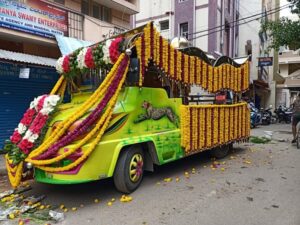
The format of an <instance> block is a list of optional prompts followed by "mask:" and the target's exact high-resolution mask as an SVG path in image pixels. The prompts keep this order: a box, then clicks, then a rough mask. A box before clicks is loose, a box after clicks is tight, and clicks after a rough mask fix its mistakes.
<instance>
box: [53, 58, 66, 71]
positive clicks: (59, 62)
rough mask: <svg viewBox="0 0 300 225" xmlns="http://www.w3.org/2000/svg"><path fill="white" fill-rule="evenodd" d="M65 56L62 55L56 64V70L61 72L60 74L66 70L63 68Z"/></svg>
mask: <svg viewBox="0 0 300 225" xmlns="http://www.w3.org/2000/svg"><path fill="white" fill-rule="evenodd" d="M64 58H65V56H62V57H60V58H59V59H58V60H57V61H56V65H55V68H56V71H57V72H58V73H59V74H62V73H63V72H64V70H63V67H62V65H63V62H64Z"/></svg>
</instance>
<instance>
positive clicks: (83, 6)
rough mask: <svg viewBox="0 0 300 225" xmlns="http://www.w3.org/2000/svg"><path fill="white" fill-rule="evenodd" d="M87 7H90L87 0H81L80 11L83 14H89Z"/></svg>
mask: <svg viewBox="0 0 300 225" xmlns="http://www.w3.org/2000/svg"><path fill="white" fill-rule="evenodd" d="M89 8H90V5H89V1H88V0H83V1H82V2H81V12H82V13H83V14H85V15H89V14H90V13H89V11H90V10H89Z"/></svg>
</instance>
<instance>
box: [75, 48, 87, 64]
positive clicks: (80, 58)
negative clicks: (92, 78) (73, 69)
mask: <svg viewBox="0 0 300 225" xmlns="http://www.w3.org/2000/svg"><path fill="white" fill-rule="evenodd" d="M86 52H87V48H83V49H82V50H81V51H80V52H79V54H78V55H77V62H78V65H77V66H78V68H79V69H83V68H87V65H86V64H85V60H84V59H85V55H86Z"/></svg>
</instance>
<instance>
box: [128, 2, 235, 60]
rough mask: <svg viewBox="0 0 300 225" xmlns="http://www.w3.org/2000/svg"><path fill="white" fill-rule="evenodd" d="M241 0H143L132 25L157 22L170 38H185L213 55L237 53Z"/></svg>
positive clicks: (164, 34)
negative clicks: (237, 24)
mask: <svg viewBox="0 0 300 225" xmlns="http://www.w3.org/2000/svg"><path fill="white" fill-rule="evenodd" d="M238 9H239V0H142V1H141V8H140V12H139V13H138V14H136V15H134V16H133V21H132V25H133V27H138V26H141V25H143V24H145V23H147V22H149V21H154V22H155V24H156V25H157V27H158V29H159V30H160V32H161V33H162V34H163V36H164V37H165V38H167V39H169V40H172V39H173V38H174V37H185V38H186V39H187V40H188V41H189V43H190V44H191V45H192V46H195V47H198V48H200V49H202V50H203V51H205V52H207V53H209V54H211V55H214V56H220V55H227V56H230V57H235V56H237V54H238V44H237V43H238V36H239V28H238V26H236V23H235V22H234V21H235V20H236V19H237V18H238V16H239V14H238Z"/></svg>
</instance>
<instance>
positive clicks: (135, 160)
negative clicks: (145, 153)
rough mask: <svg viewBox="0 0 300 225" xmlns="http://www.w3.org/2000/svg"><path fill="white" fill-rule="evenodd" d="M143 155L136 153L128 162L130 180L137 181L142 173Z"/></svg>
mask: <svg viewBox="0 0 300 225" xmlns="http://www.w3.org/2000/svg"><path fill="white" fill-rule="evenodd" d="M143 164H144V162H143V157H142V155H141V154H139V153H136V154H134V155H133V156H132V159H131V161H130V164H129V178H130V180H131V181H132V182H134V183H135V182H138V181H139V179H140V178H141V176H142V173H143Z"/></svg>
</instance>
